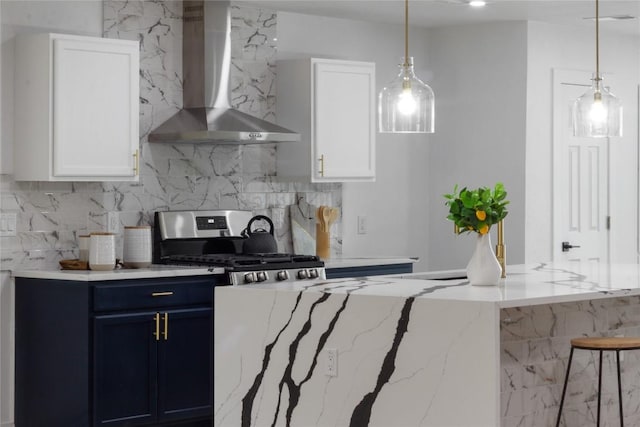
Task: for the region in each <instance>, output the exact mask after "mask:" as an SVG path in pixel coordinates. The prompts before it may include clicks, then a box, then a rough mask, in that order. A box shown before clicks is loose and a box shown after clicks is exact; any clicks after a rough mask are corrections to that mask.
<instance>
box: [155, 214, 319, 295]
mask: <svg viewBox="0 0 640 427" xmlns="http://www.w3.org/2000/svg"><path fill="white" fill-rule="evenodd" d="M252 217H253V216H252V213H251V212H248V211H239V210H212V211H165V212H156V213H155V215H154V242H153V243H154V244H153V263H154V264H168V265H188V266H208V267H222V268H224V270H225V275H226V276H227V278H228V280H227V283H224V284H230V285H250V284H259V283H270V282H286V281H292V280H313V279H325V278H326V275H325V269H324V262H322V261H321V260H320V258H318V257H317V256H315V255H296V254H289V253H280V252H275V253H250V254H248V253H244V252H243V247H244V243H245V242H246V238H245V237H243V236H242V232H243V230H244V229H245V228H246V227H247V225H248V224H249V222H250V221H251V219H252Z"/></svg>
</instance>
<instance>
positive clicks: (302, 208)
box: [289, 197, 317, 255]
mask: <svg viewBox="0 0 640 427" xmlns="http://www.w3.org/2000/svg"><path fill="white" fill-rule="evenodd" d="M316 210H317V206H315V205H310V204H309V203H307V201H306V200H305V199H304V197H301V198H299V199H298V204H296V205H290V206H289V218H290V221H291V237H292V240H293V253H295V254H300V255H315V254H316Z"/></svg>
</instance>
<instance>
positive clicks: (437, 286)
mask: <svg viewBox="0 0 640 427" xmlns="http://www.w3.org/2000/svg"><path fill="white" fill-rule="evenodd" d="M457 273H462V272H456V271H447V272H443V273H442V274H440V273H438V272H434V273H412V274H403V275H390V276H374V277H368V278H345V279H333V280H323V281H315V282H313V283H309V282H308V281H297V282H287V283H276V284H266V285H253V286H238V287H236V288H235V289H238V290H248V289H276V290H281V291H297V292H299V291H305V292H329V293H351V294H353V295H370V296H388V297H400V298H410V297H414V298H428V299H438V300H455V301H469V302H488V303H496V305H497V306H498V307H500V308H506V307H520V306H527V305H536V304H550V303H558V302H569V301H582V300H590V299H598V298H609V297H612V296H629V295H640V265H639V264H593V263H585V264H580V263H567V264H562V263H538V264H528V265H510V266H507V277H506V278H505V279H502V281H501V283H500V284H499V285H497V286H471V285H469V283H468V281H467V280H466V279H450V280H433V278H434V277H436V276H444V277H452V276H454V277H455V276H456V275H457Z"/></svg>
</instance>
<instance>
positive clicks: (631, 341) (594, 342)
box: [556, 337, 640, 427]
mask: <svg viewBox="0 0 640 427" xmlns="http://www.w3.org/2000/svg"><path fill="white" fill-rule="evenodd" d="M576 348H577V349H579V350H597V351H599V352H600V367H599V368H598V420H597V425H598V427H599V426H600V391H601V388H602V352H603V351H615V352H616V366H617V368H618V406H619V408H620V425H621V426H624V421H623V418H622V386H621V384H620V351H621V350H638V349H640V338H635V337H592V338H589V337H585V338H574V339H572V340H571V353H569V364H568V365H567V374H566V376H565V377H564V386H563V388H562V398H561V399H560V409H559V410H558V419H557V421H556V427H558V426H559V425H560V416H561V415H562V406H563V405H564V396H565V393H566V392H567V383H568V382H569V371H570V370H571V360H572V359H573V350H574V349H576Z"/></svg>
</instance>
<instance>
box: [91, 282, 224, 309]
mask: <svg viewBox="0 0 640 427" xmlns="http://www.w3.org/2000/svg"><path fill="white" fill-rule="evenodd" d="M215 283H216V279H215V278H214V277H212V276H206V278H203V277H198V278H185V277H180V278H175V279H160V280H158V279H145V280H139V279H138V280H125V281H121V282H118V283H117V284H114V283H109V282H102V283H99V284H96V286H95V287H94V291H93V310H94V311H115V310H129V309H141V308H155V307H174V306H190V305H211V304H212V302H213V287H214V285H215Z"/></svg>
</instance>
